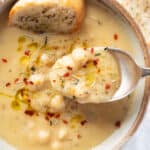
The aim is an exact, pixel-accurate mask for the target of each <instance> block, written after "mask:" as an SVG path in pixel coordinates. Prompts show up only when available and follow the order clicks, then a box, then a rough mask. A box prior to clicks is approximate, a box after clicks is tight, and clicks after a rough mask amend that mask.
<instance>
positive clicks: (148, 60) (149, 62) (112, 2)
mask: <svg viewBox="0 0 150 150" xmlns="http://www.w3.org/2000/svg"><path fill="white" fill-rule="evenodd" d="M98 1H99V2H103V3H104V4H105V5H106V6H108V7H110V8H112V6H113V7H114V8H115V9H116V10H117V11H118V13H120V15H121V16H122V17H123V18H125V19H126V21H127V22H128V23H129V25H130V26H131V28H132V30H133V31H134V33H135V35H136V36H137V38H138V40H139V44H140V46H141V48H142V50H143V56H144V62H145V66H146V67H150V56H149V53H148V45H147V44H146V40H145V38H144V36H143V34H142V32H141V30H140V28H139V26H138V25H137V23H136V22H135V20H134V19H133V18H132V16H131V15H130V14H129V13H128V12H127V10H126V9H125V8H124V7H123V6H122V5H121V4H120V3H119V2H118V1H116V0H107V2H106V1H105V0H98ZM149 91H150V78H146V80H145V87H144V96H143V100H142V103H141V106H140V110H139V112H138V115H137V117H136V119H135V121H134V123H133V124H132V126H131V127H130V128H129V130H128V132H127V133H126V135H125V136H124V137H123V138H121V140H120V141H119V142H118V144H116V145H115V146H114V148H113V149H114V150H116V149H120V148H121V147H122V146H123V145H124V144H125V143H126V142H127V141H128V140H129V139H130V137H131V136H132V135H133V134H134V133H135V131H136V130H137V129H138V127H139V125H140V123H141V122H142V120H143V118H144V115H145V112H146V109H147V106H148V102H149V98H150V92H149Z"/></svg>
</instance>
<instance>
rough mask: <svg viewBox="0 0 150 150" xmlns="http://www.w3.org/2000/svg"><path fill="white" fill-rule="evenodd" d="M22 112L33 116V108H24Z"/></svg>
mask: <svg viewBox="0 0 150 150" xmlns="http://www.w3.org/2000/svg"><path fill="white" fill-rule="evenodd" d="M24 113H25V114H26V115H29V116H33V115H34V113H35V112H34V111H33V110H25V112H24Z"/></svg>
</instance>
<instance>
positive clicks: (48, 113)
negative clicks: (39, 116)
mask: <svg viewBox="0 0 150 150" xmlns="http://www.w3.org/2000/svg"><path fill="white" fill-rule="evenodd" d="M46 115H47V116H48V117H50V118H52V117H54V116H55V114H54V113H50V112H47V113H46Z"/></svg>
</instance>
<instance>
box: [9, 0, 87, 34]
mask: <svg viewBox="0 0 150 150" xmlns="http://www.w3.org/2000/svg"><path fill="white" fill-rule="evenodd" d="M84 11H85V9H84V0H19V1H18V2H17V3H16V4H15V5H14V6H13V8H12V9H11V11H10V13H9V24H10V25H15V26H18V27H20V28H22V29H27V30H31V31H34V32H57V33H70V32H74V31H76V30H77V29H79V28H80V26H81V24H82V21H83V19H84Z"/></svg>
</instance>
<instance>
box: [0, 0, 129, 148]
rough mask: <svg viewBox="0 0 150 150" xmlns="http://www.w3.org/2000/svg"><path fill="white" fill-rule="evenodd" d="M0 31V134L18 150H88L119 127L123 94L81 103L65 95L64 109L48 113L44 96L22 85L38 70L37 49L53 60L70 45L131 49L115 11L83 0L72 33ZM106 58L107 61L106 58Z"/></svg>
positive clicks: (123, 110) (125, 103)
mask: <svg viewBox="0 0 150 150" xmlns="http://www.w3.org/2000/svg"><path fill="white" fill-rule="evenodd" d="M0 35H1V36H0V43H1V44H0V77H1V80H0V118H1V123H0V137H1V138H2V139H4V140H6V141H7V142H8V143H9V144H11V145H13V146H15V147H16V148H17V149H19V150H49V149H51V150H59V149H61V150H70V149H71V150H88V149H91V148H92V147H94V146H96V145H97V144H99V143H101V142H103V141H104V140H105V139H106V138H108V137H109V136H110V135H111V134H112V133H113V132H114V131H115V130H117V129H118V128H119V127H120V126H121V124H122V123H123V121H124V119H125V117H126V116H127V113H128V110H129V108H130V104H131V99H129V97H127V98H125V99H124V100H122V101H119V102H115V103H110V104H84V105H82V104H78V103H76V102H75V101H71V100H68V99H65V102H64V103H65V109H64V110H62V111H58V112H57V111H56V110H55V109H54V110H52V112H49V111H48V109H49V108H47V107H46V106H44V107H43V104H41V101H42V100H43V101H44V100H45V97H42V96H43V92H38V94H39V95H38V94H37V95H36V94H35V93H34V90H33V91H32V92H30V93H29V91H28V89H27V88H26V87H27V86H32V85H33V83H32V82H31V81H30V80H28V78H29V77H30V75H32V74H34V72H36V71H37V72H39V71H43V70H41V68H42V65H43V64H40V57H39V56H41V55H42V54H45V53H46V54H48V55H50V58H51V59H52V60H53V61H54V62H55V61H56V60H58V59H60V58H61V57H62V56H64V55H67V54H70V53H71V51H72V50H73V49H74V48H76V47H84V48H86V47H95V46H113V47H119V48H122V49H126V50H132V44H131V39H130V37H129V35H127V33H126V31H125V29H124V26H123V22H122V21H120V19H119V18H118V17H117V16H115V14H113V13H112V12H111V11H108V9H107V8H105V7H103V6H98V5H97V4H95V3H92V2H91V1H88V2H87V12H86V17H85V21H84V24H83V26H82V28H81V30H80V31H79V32H78V33H75V34H72V35H57V34H50V33H49V34H40V35H37V34H34V33H30V32H27V31H22V30H20V29H18V28H15V27H7V26H5V27H1V29H0ZM108 63H110V66H111V61H110V60H108ZM52 64H53V62H52ZM52 64H48V65H50V66H51V65H52ZM37 90H38V89H36V91H37ZM44 92H45V93H49V92H53V90H52V89H44ZM30 94H32V95H33V97H36V98H39V100H37V99H36V101H38V102H39V103H37V102H36V101H33V100H31V99H29V97H30ZM42 98H43V99H42ZM37 104H38V105H37ZM44 104H45V103H44ZM41 107H42V109H41ZM50 109H51V108H50ZM39 110H40V111H39ZM91 131H92V132H91Z"/></svg>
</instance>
